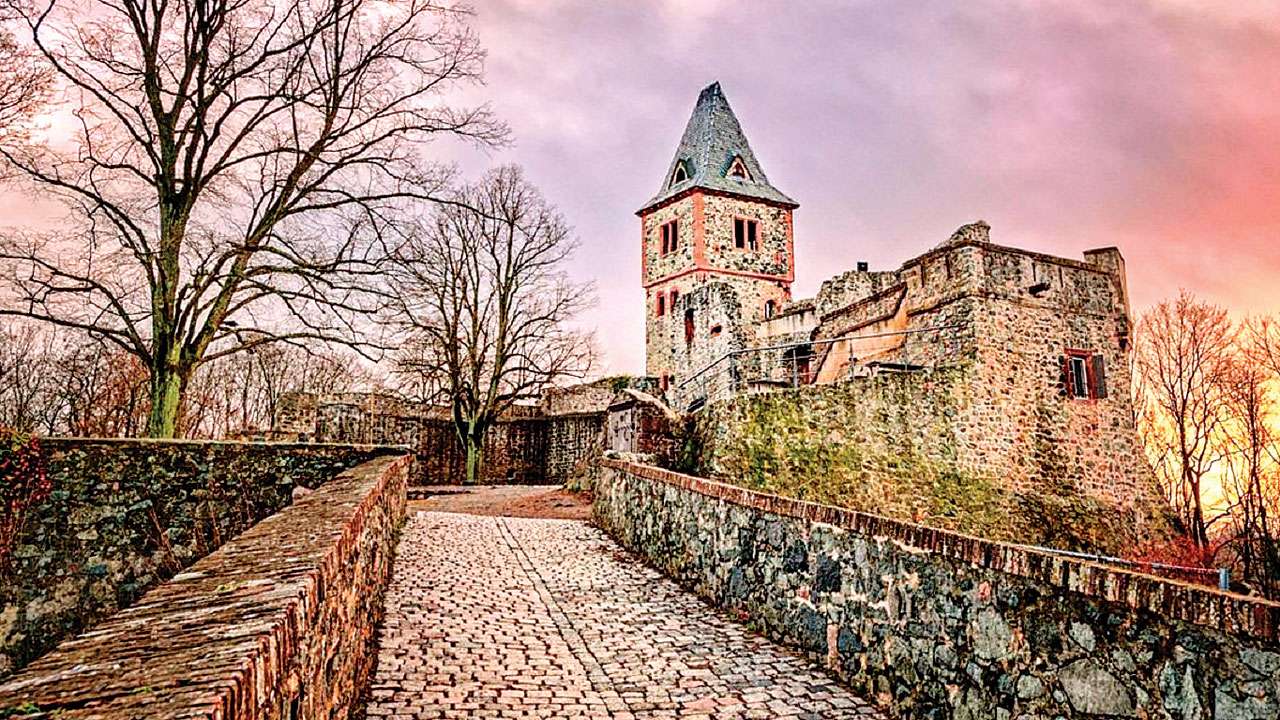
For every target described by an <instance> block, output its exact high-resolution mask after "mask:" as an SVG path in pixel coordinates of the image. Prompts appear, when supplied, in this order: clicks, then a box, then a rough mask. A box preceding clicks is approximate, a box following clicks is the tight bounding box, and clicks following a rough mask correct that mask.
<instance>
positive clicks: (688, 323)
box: [684, 308, 693, 344]
mask: <svg viewBox="0 0 1280 720" xmlns="http://www.w3.org/2000/svg"><path fill="white" fill-rule="evenodd" d="M684 341H685V343H686V344H688V343H692V342H693V308H689V309H688V310H685V311H684Z"/></svg>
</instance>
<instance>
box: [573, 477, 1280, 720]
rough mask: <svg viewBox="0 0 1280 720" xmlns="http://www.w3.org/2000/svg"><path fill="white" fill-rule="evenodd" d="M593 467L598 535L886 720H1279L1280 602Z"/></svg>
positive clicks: (707, 484)
mask: <svg viewBox="0 0 1280 720" xmlns="http://www.w3.org/2000/svg"><path fill="white" fill-rule="evenodd" d="M602 465H603V468H602V472H601V474H600V476H599V477H598V478H597V481H596V486H595V505H594V511H595V517H596V520H597V522H598V523H599V524H600V525H601V526H602V527H603V528H605V529H606V530H607V531H608V532H609V533H610V534H611V535H613V537H614V538H616V539H617V540H618V541H619V542H620V543H622V544H623V545H624V546H626V547H627V548H629V549H631V550H633V551H635V552H638V553H640V554H641V555H643V556H644V557H646V558H647V559H648V560H649V561H650V562H651V563H653V564H654V565H655V566H657V567H659V568H660V569H661V570H663V571H664V572H666V573H667V574H668V575H670V576H672V577H673V578H675V579H677V580H678V581H680V582H681V583H683V584H685V585H686V586H688V587H690V588H691V589H693V590H695V591H696V592H697V593H698V594H700V595H701V596H702V597H704V598H705V599H707V600H708V601H710V602H712V603H714V604H716V605H719V606H721V607H723V608H725V609H727V610H730V611H732V612H736V613H738V614H739V615H740V616H742V617H743V618H744V619H749V620H750V621H751V622H752V623H753V624H755V625H756V626H757V627H759V628H761V629H762V630H763V631H764V632H765V633H766V634H768V635H769V636H771V637H773V638H776V639H779V640H782V641H784V642H787V643H790V644H792V645H795V646H797V647H800V648H802V649H804V650H806V651H808V652H810V653H813V654H814V655H816V656H817V657H820V658H823V659H825V661H826V663H827V666H828V667H829V668H830V669H831V670H832V671H833V672H834V673H836V674H837V675H839V676H840V677H841V678H842V679H843V680H844V681H846V682H848V683H849V684H850V685H851V686H852V687H853V688H854V689H855V690H856V691H858V692H860V693H862V694H865V695H866V696H868V697H872V698H874V699H875V700H876V701H877V702H878V703H879V704H881V705H882V706H884V707H887V708H890V709H891V710H892V711H893V712H894V713H895V714H896V715H898V716H900V717H904V718H906V717H909V718H1014V719H1017V718H1025V719H1028V720H1030V719H1033V718H1034V719H1039V718H1056V717H1113V718H1115V717H1144V718H1176V719H1177V720H1192V718H1210V717H1212V718H1216V720H1246V719H1253V720H1263V719H1264V718H1275V717H1277V716H1280V644H1278V641H1280V604H1277V603H1274V602H1268V601H1264V600H1257V599H1252V598H1248V597H1244V596H1240V595H1234V594H1230V593H1225V592H1221V591H1217V590H1213V589H1208V588H1203V587H1200V586H1195V585H1189V584H1184V583H1179V582H1176V581H1169V580H1164V579H1160V578H1156V577H1153V576H1148V575H1143V574H1139V573H1134V572H1129V571H1125V570H1120V569H1114V568H1110V567H1106V566H1102V565H1098V564H1094V563H1089V562H1083V561H1078V560H1073V559H1069V558H1064V557H1060V556H1056V555H1052V554H1047V553H1042V552H1038V551H1035V550H1030V549H1026V548H1022V547H1018V546H1013V545H1006V544H1001V543H995V542H989V541H984V540H980V539H977V538H973V537H968V536H964V535H960V534H957V533H952V532H947V531H943V530H936V529H932V528H928V527H923V526H920V525H914V524H911V523H905V522H898V521H894V520H889V519H886V518H882V517H877V516H874V515H868V514H863V513H857V512H852V511H848V510H843V509H839V508H834V507H829V506H823V505H816V504H812V503H805V502H800V501H796V500H788V499H785V498H780V497H776V496H772V495H765V494H761V493H756V492H752V491H750V490H747V489H744V488H741V487H736V486H732V485H726V484H722V483H717V482H712V481H708V480H703V479H699V478H694V477H690V476H686V475H680V474H677V473H672V472H669V471H665V470H661V469H658V468H653V467H648V466H641V465H635V464H630V463H625V462H621V461H617V460H607V459H606V460H604V461H602Z"/></svg>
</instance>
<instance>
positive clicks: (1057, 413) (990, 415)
mask: <svg viewBox="0 0 1280 720" xmlns="http://www.w3.org/2000/svg"><path fill="white" fill-rule="evenodd" d="M797 207H798V203H796V201H795V200H793V199H791V198H790V197H789V196H787V195H786V194H784V193H783V192H782V191H780V190H778V189H777V188H776V187H774V186H773V184H772V183H771V182H770V181H769V179H768V176H767V175H766V174H765V172H764V169H763V167H762V166H761V164H760V161H759V159H758V158H756V156H755V154H754V153H753V152H752V150H751V146H750V145H749V143H748V142H747V138H746V136H745V134H744V133H743V131H742V127H741V125H740V124H739V122H738V119H737V118H736V116H735V115H734V112H733V110H732V109H731V108H730V106H729V102H728V100H727V99H726V98H725V95H724V93H723V92H722V90H721V88H720V85H719V83H715V84H712V85H710V86H709V87H707V88H706V89H704V90H703V91H702V93H701V94H700V95H699V97H698V101H697V104H696V106H695V107H694V110H693V115H692V117H691V118H690V119H689V123H688V126H687V127H686V128H685V131H684V135H683V137H682V138H681V139H680V144H679V146H678V147H677V149H676V153H675V157H674V158H673V159H672V161H671V164H670V167H669V168H668V171H667V174H666V175H665V177H664V178H663V181H662V186H661V189H660V190H659V191H658V193H657V195H655V196H654V197H653V198H652V199H651V200H649V201H648V202H647V203H645V204H644V206H643V207H642V208H641V209H640V210H639V211H638V213H637V214H638V215H639V217H640V232H641V242H642V248H643V252H642V258H643V265H642V269H641V275H642V279H643V286H644V291H645V302H646V304H647V310H646V316H645V317H646V365H647V372H648V375H650V376H651V377H656V378H658V379H659V381H660V384H661V387H662V388H663V389H664V390H665V393H666V398H667V400H668V402H669V403H670V404H671V405H672V407H674V408H676V409H678V410H681V411H689V410H697V409H698V408H700V407H701V406H703V405H704V404H707V403H711V402H713V401H716V400H718V399H722V398H725V397H735V396H737V397H740V396H742V395H746V394H749V393H759V392H768V391H771V390H774V389H777V388H779V387H794V386H821V385H831V384H835V383H837V382H838V381H842V380H848V379H851V378H858V377H863V376H867V375H875V374H878V373H884V372H895V373H904V372H905V373H912V372H921V373H926V372H928V371H929V370H931V369H935V368H938V367H943V366H946V367H953V368H960V369H961V371H962V372H963V377H964V381H963V387H962V388H961V391H962V392H961V393H960V397H959V399H957V400H955V402H954V403H953V406H951V407H949V408H948V411H947V415H946V417H945V419H944V422H945V423H946V426H947V427H948V428H949V432H952V433H954V436H955V438H956V442H955V445H956V447H955V448H954V450H951V451H948V452H949V453H951V454H952V455H953V458H952V460H954V462H955V464H956V465H957V466H959V467H961V468H966V469H968V470H972V471H974V472H977V473H980V474H983V475H986V476H998V477H999V478H1000V482H1001V483H1002V484H1004V485H1006V486H1008V487H1010V488H1012V489H1014V490H1021V489H1024V488H1026V487H1028V486H1031V485H1033V484H1035V483H1044V482H1046V481H1053V482H1059V481H1061V482H1067V483H1069V484H1070V485H1072V486H1073V487H1074V490H1077V491H1079V492H1081V493H1084V494H1086V495H1088V496H1091V497H1094V498H1098V499H1101V500H1104V501H1106V502H1108V503H1112V504H1116V505H1120V506H1123V507H1126V508H1129V507H1132V506H1133V504H1134V503H1135V502H1138V501H1144V502H1145V501H1151V500H1152V499H1153V498H1154V489H1153V488H1154V484H1153V481H1152V476H1151V472H1150V469H1149V467H1147V465H1146V462H1145V459H1144V458H1143V455H1142V451H1141V448H1140V446H1139V444H1138V440H1137V433H1136V429H1135V424H1134V416H1133V408H1132V404H1131V398H1130V394H1129V380H1130V378H1129V362H1128V355H1129V352H1130V347H1129V336H1130V316H1129V300H1128V291H1127V287H1126V281H1125V266H1124V260H1123V258H1122V257H1121V255H1120V252H1119V251H1118V250H1117V249H1115V248H1111V247H1108V248H1100V249H1096V250H1090V251H1088V252H1086V253H1084V257H1083V259H1082V260H1074V259H1068V258H1061V257H1053V256H1050V255H1045V254H1041V253H1036V252H1030V251H1026V250H1021V249H1017V248H1013V247H1006V246H1002V245H996V244H994V243H992V242H991V237H990V228H989V226H988V225H987V224H986V223H984V222H981V221H979V222H975V223H972V224H969V225H965V226H963V227H961V228H960V229H959V230H957V231H956V232H955V233H954V234H953V235H952V236H951V237H950V238H948V239H946V240H945V241H944V242H942V243H940V244H937V245H936V246H935V247H932V248H928V247H927V246H926V249H925V250H924V251H923V252H922V253H921V254H920V255H918V256H916V257H914V258H911V259H909V260H907V261H906V262H904V263H902V265H901V266H900V267H898V268H897V269H893V270H884V271H872V270H869V269H868V268H867V267H866V266H865V265H864V264H862V263H859V267H858V268H857V269H855V270H852V271H850V272H846V273H844V274H842V275H839V276H837V277H834V278H831V279H830V280H827V281H826V282H824V283H823V284H822V286H821V288H820V290H819V291H818V293H817V296H816V297H814V298H811V299H801V300H796V299H793V298H792V297H791V284H792V281H793V279H794V277H795V262H796V254H795V238H794V233H793V229H792V228H793V225H792V214H793V212H794V211H795V210H796V208H797ZM1047 464H1052V465H1053V468H1052V469H1051V470H1050V469H1046V465H1047ZM1048 475H1052V476H1053V477H1052V478H1049V477H1046V476H1048Z"/></svg>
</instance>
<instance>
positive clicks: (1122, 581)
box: [602, 458, 1280, 641]
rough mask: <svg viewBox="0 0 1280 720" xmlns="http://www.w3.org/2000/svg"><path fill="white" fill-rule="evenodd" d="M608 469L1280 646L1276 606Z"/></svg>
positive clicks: (765, 497)
mask: <svg viewBox="0 0 1280 720" xmlns="http://www.w3.org/2000/svg"><path fill="white" fill-rule="evenodd" d="M602 464H603V465H604V466H605V467H609V468H612V469H615V470H620V471H622V472H626V473H629V474H631V475H634V476H636V477H640V478H644V479H647V480H653V481H656V482H660V483H665V484H667V485H672V486H674V487H677V488H681V489H684V490H689V491H692V492H696V493H699V494H701V495H705V496H708V497H712V498H716V499H720V500H724V501H725V502H729V503H732V504H734V505H739V506H742V507H746V508H751V509H753V510H758V511H761V512H765V513H771V514H774V515H781V516H785V517H791V518H796V519H799V520H804V521H807V522H813V523H823V524H827V525H832V526H835V527H838V528H841V529H844V530H848V531H850V532H854V533H858V534H861V535H865V536H868V537H872V538H876V539H879V538H886V539H888V540H891V541H893V542H896V543H899V544H901V545H903V546H905V547H908V548H912V549H916V550H923V551H927V552H931V553H935V554H938V555H941V556H943V557H948V558H952V559H955V560H959V561H962V562H966V563H970V564H972V565H975V566H978V567H982V568H987V569H991V570H996V571H1000V572H1004V573H1008V574H1010V575H1016V576H1019V577H1024V578H1029V579H1031V580H1034V581H1036V582H1040V583H1044V584H1046V585H1050V586H1053V587H1057V588H1060V589H1062V590H1066V591H1068V592H1074V593H1078V594H1080V595H1084V596H1087V597H1094V598H1100V599H1103V600H1106V601H1109V602H1114V603H1120V604H1122V605H1126V606H1128V607H1130V608H1134V609H1137V610H1146V611H1150V612H1153V613H1157V614H1159V615H1162V616H1164V617H1168V618H1174V619H1177V620H1183V621H1186V622H1190V623H1194V624H1197V625H1203V626H1207V627H1212V628H1217V629H1219V630H1222V631H1224V632H1228V633H1232V634H1236V635H1242V636H1246V637H1255V638H1262V639H1266V640H1269V641H1276V640H1280V603H1278V602H1274V601H1269V600H1264V599H1260V598H1252V597H1248V596H1246V595H1240V594H1237V593H1232V592H1227V591H1223V590H1218V589H1216V588H1209V587H1205V586H1202V585H1195V584H1192V583H1187V582H1182V581H1179V580H1171V579H1168V578H1162V577H1158V576H1155V575H1148V574H1145V573H1140V572H1135V571H1132V570H1126V569H1122V568H1116V567H1112V566H1108V565H1104V564H1100V563H1096V562H1090V561H1087V560H1080V559H1077V558H1070V557H1064V556H1061V555H1055V554H1053V553H1048V552H1043V551H1038V550H1034V549H1031V548H1027V547H1023V546H1017V545H1012V544H1009V543H1002V542H996V541H992V540H984V539H982V538H977V537H972V536H969V535H964V534H962V533H958V532H953V531H950V530H940V529H937V528H931V527H926V526H924V525H918V524H915V523H909V522H903V521H901V520H893V519H890V518H886V517H881V516H878V515H872V514H869V513H864V512H859V511H856V510H848V509H845V508H838V507H833V506H830V505H820V504H818V503H811V502H805V501H803V500H793V499H790V498H785V497H781V496H778V495H770V494H768V493H762V492H757V491H755V490H749V489H747V488H744V487H739V486H736V485H730V484H727V483H722V482H717V481H714V480H708V479H706V478H700V477H695V476H692V475H684V474H681V473H677V472H672V471H670V470H664V469H662V468H658V467H653V466H651V465H642V464H639V463H633V462H627V461H623V460H617V459H613V458H605V459H604V460H602Z"/></svg>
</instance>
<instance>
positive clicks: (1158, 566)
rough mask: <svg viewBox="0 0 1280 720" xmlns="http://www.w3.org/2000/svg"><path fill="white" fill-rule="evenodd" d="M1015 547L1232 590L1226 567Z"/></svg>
mask: <svg viewBox="0 0 1280 720" xmlns="http://www.w3.org/2000/svg"><path fill="white" fill-rule="evenodd" d="M1013 546H1014V547H1018V548H1022V549H1023V550H1038V551H1040V552H1045V553H1050V554H1053V555H1062V556H1064V557H1069V558H1075V559H1077V560H1088V561H1090V562H1096V563H1100V564H1103V565H1121V566H1124V567H1129V568H1136V569H1138V570H1143V571H1147V572H1150V573H1151V574H1153V575H1160V574H1171V575H1180V576H1182V577H1183V578H1184V579H1185V578H1187V577H1206V578H1208V580H1209V581H1208V582H1201V583H1200V584H1202V585H1212V584H1213V583H1214V581H1215V580H1216V581H1217V584H1218V589H1219V590H1230V589H1231V570H1230V569H1228V568H1224V567H1220V568H1203V567H1192V566H1190V565H1170V564H1169V563H1161V562H1143V561H1141V560H1128V559H1125V558H1119V557H1112V556H1110V555H1098V554H1097V553H1086V552H1076V551H1074V550H1059V549H1057V548H1051V547H1044V546H1043V545H1019V544H1016V543H1013ZM1197 582H1198V581H1197Z"/></svg>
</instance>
